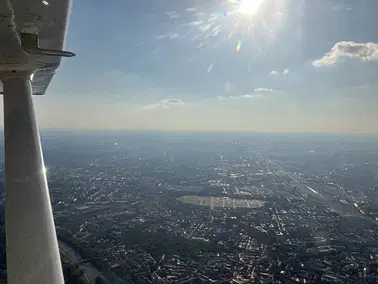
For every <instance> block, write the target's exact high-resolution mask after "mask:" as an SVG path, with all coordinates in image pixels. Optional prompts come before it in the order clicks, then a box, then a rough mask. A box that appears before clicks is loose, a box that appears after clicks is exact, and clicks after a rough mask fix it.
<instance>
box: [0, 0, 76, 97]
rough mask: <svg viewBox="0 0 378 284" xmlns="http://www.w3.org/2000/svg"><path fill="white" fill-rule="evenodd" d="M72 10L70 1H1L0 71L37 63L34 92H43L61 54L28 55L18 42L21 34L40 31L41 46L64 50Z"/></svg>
mask: <svg viewBox="0 0 378 284" xmlns="http://www.w3.org/2000/svg"><path fill="white" fill-rule="evenodd" d="M70 10H71V1H70V0H0V15H2V17H1V16H0V71H1V70H2V68H1V66H2V65H4V67H3V68H5V65H7V67H6V68H7V69H9V67H10V65H14V64H16V65H21V66H23V67H24V68H28V67H30V66H34V68H35V69H36V71H35V73H34V76H33V81H32V88H33V94H34V95H44V94H45V93H46V90H47V87H48V86H49V84H50V82H51V80H52V77H53V76H54V74H55V73H56V71H57V69H58V67H59V65H60V62H61V57H60V56H43V54H27V53H26V52H25V51H24V50H23V49H22V46H20V45H19V41H20V34H21V33H22V32H25V33H35V32H37V33H38V35H39V47H40V48H43V49H47V50H63V49H64V45H65V38H66V34H67V25H68V19H69V14H70ZM9 25H11V26H9ZM4 42H8V44H4ZM0 92H1V93H2V92H3V86H2V84H1V83H0Z"/></svg>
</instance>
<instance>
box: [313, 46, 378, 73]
mask: <svg viewBox="0 0 378 284" xmlns="http://www.w3.org/2000/svg"><path fill="white" fill-rule="evenodd" d="M345 58H355V59H359V60H361V61H378V44H377V43H374V42H367V43H358V42H354V41H340V42H338V43H336V44H335V45H334V46H333V47H332V48H331V50H330V51H329V52H328V53H326V54H325V55H324V56H323V57H322V58H319V59H316V60H314V61H313V62H312V65H313V66H314V67H323V66H330V65H335V64H336V63H337V62H339V61H340V60H342V59H345Z"/></svg>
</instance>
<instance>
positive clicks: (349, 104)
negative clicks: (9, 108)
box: [36, 0, 378, 132]
mask: <svg viewBox="0 0 378 284" xmlns="http://www.w3.org/2000/svg"><path fill="white" fill-rule="evenodd" d="M243 1H244V2H243ZM258 1H261V3H260V5H258V4H259V3H257V2H258ZM247 2H249V3H247ZM253 2H255V3H253ZM242 5H244V6H243V7H246V6H247V7H250V8H246V9H245V10H242V9H241V8H240V7H241V6H242ZM251 7H253V9H252V8H251ZM248 9H249V10H248ZM251 9H252V10H255V9H257V11H256V12H255V13H252V11H251ZM376 11H378V1H376V0H338V1H327V0H241V2H240V1H236V0H234V1H214V0H209V1H181V0H139V1H136V0H135V1H99V0H91V1H89V0H80V1H74V3H73V7H72V13H71V19H70V24H69V32H68V37H67V44H66V49H68V50H70V51H73V52H75V53H76V54H77V56H76V57H74V58H70V59H64V60H63V62H62V65H61V67H60V69H59V71H58V73H57V75H56V76H55V78H54V79H53V82H52V84H51V85H50V87H49V89H48V93H47V95H46V96H44V97H41V98H36V107H37V111H38V120H39V123H40V125H41V127H42V128H106V129H123V128H130V129H168V130H172V129H175V130H186V129H188V130H237V131H239V130H244V131H245V130H247V131H248V130H251V131H253V130H258V131H264V130H266V131H342V132H345V131H353V132H354V131H362V132H377V131H378V111H377V106H378V92H377V91H378V88H377V87H378V33H377V32H376V27H377V26H378V17H376ZM238 43H239V47H240V49H239V50H237V46H238Z"/></svg>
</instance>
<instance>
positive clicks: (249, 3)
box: [238, 0, 264, 15]
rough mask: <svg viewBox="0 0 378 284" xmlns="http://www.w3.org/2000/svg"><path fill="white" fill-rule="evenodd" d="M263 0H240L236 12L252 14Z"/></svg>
mask: <svg viewBox="0 0 378 284" xmlns="http://www.w3.org/2000/svg"><path fill="white" fill-rule="evenodd" d="M263 1H264V0H241V1H240V6H239V9H238V12H239V13H242V14H246V15H254V14H256V13H257V11H258V10H259V8H260V6H261V3H262V2H263Z"/></svg>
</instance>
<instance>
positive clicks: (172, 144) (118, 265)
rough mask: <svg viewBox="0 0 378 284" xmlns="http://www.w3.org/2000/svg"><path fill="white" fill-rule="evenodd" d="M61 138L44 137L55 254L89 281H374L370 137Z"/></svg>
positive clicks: (374, 169) (377, 255)
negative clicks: (67, 258)
mask: <svg viewBox="0 0 378 284" xmlns="http://www.w3.org/2000/svg"><path fill="white" fill-rule="evenodd" d="M71 135H72V136H70V135H67V136H63V137H57V138H54V136H53V135H50V136H48V137H44V140H43V141H44V145H45V152H46V164H47V169H48V179H49V185H50V190H51V192H52V198H53V207H54V212H55V222H56V226H57V232H58V236H59V238H60V241H61V246H62V250H65V252H66V253H68V254H69V253H70V250H72V251H74V252H75V256H74V259H76V261H77V262H78V263H81V262H86V263H87V264H86V266H85V267H84V268H83V269H84V273H86V274H88V277H89V278H90V279H91V278H93V279H94V278H95V277H98V276H99V275H100V276H101V277H103V278H104V279H107V281H109V282H111V283H122V282H125V283H376V282H377V281H378V236H377V233H378V226H377V221H376V214H377V212H378V210H376V206H375V204H377V203H376V202H377V196H378V186H377V185H378V148H377V146H376V145H377V144H376V143H375V144H374V143H372V142H371V141H372V140H369V141H370V142H369V143H367V142H364V141H365V140H363V139H362V138H359V139H360V140H359V139H357V138H355V139H354V140H353V139H349V140H345V139H342V138H340V139H339V138H335V137H331V138H330V137H326V138H324V137H313V136H310V137H307V136H306V137H300V138H298V137H294V138H293V137H286V136H278V135H277V136H274V135H263V134H261V135H249V136H248V135H242V134H238V135H239V136H237V135H234V134H232V135H231V134H223V135H220V134H208V135H205V134H197V136H196V135H193V134H192V135H189V134H187V135H184V134H166V133H165V134H158V133H155V134H146V133H126V134H120V133H115V134H111V135H100V134H98V135H95V134H86V135H84V134H80V135H79V134H71ZM338 139H339V140H338ZM58 141H59V142H58ZM340 141H343V143H341V142H340ZM345 141H347V142H345ZM57 144H58V145H57ZM59 146H60V147H59ZM356 149H357V150H356ZM358 149H365V150H364V151H362V150H358Z"/></svg>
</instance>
